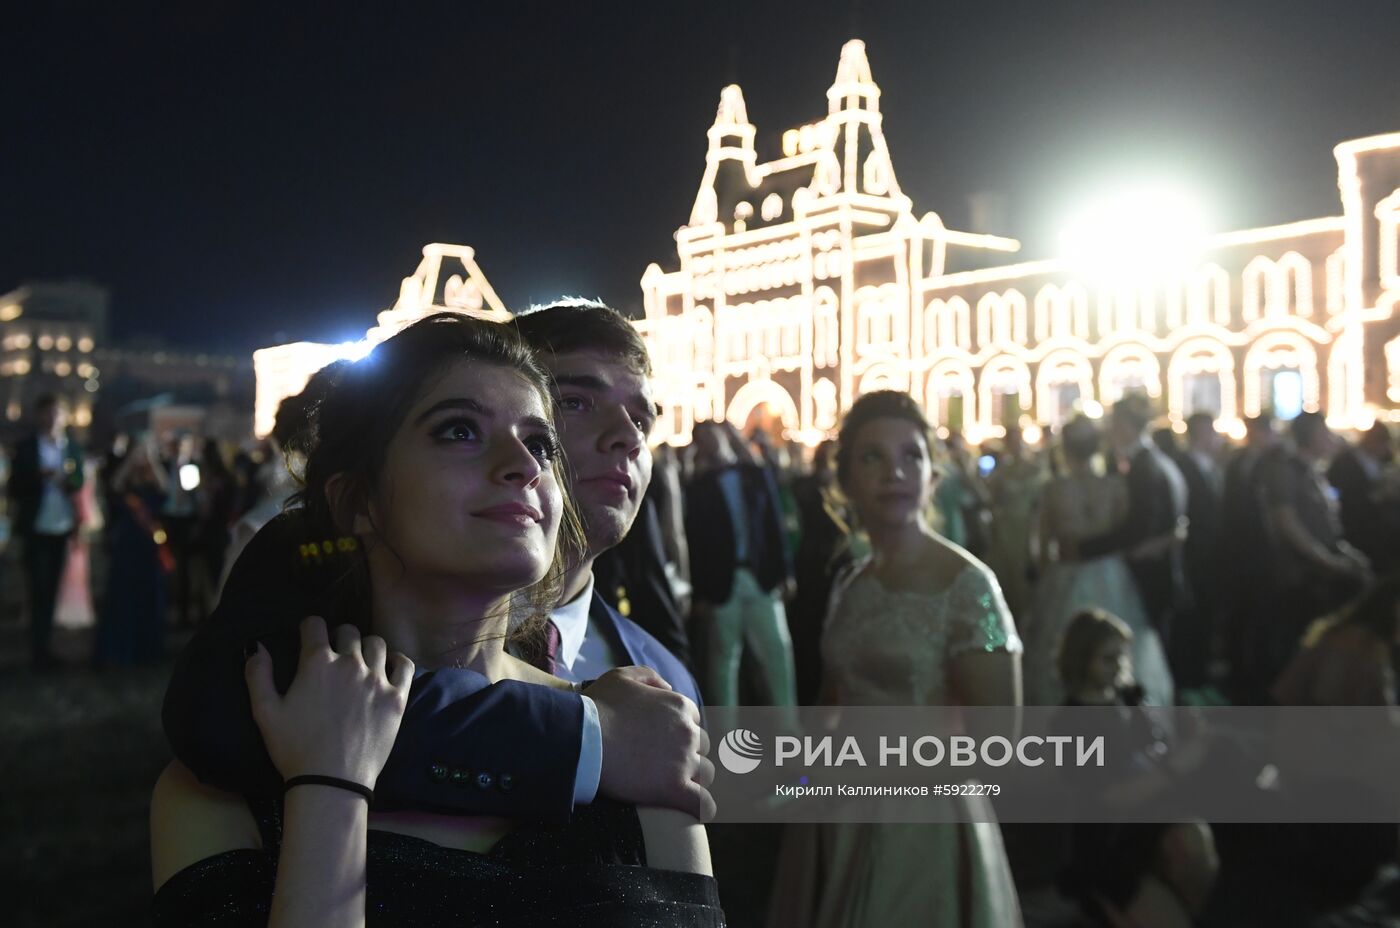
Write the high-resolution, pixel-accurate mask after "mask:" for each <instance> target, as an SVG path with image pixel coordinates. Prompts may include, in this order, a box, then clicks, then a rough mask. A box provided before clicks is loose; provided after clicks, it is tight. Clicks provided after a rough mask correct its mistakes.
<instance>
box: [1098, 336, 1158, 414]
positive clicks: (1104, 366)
mask: <svg viewBox="0 0 1400 928" xmlns="http://www.w3.org/2000/svg"><path fill="white" fill-rule="evenodd" d="M1133 367H1140V368H1141V370H1142V378H1141V379H1142V385H1143V388H1144V389H1145V390H1146V391H1147V395H1148V396H1152V397H1157V396H1161V395H1162V364H1161V362H1160V361H1159V360H1158V359H1157V355H1156V354H1155V353H1154V352H1153V351H1152V350H1151V349H1149V348H1148V347H1147V346H1146V345H1140V344H1138V343H1136V342H1127V343H1125V344H1122V345H1118V346H1116V347H1114V348H1113V349H1112V350H1111V351H1109V352H1108V354H1106V355H1104V358H1103V361H1102V362H1100V364H1099V402H1101V403H1103V404H1104V405H1105V406H1108V405H1111V404H1113V403H1116V402H1118V400H1120V399H1122V397H1123V393H1124V391H1123V390H1122V389H1121V388H1120V387H1119V383H1120V382H1121V380H1122V377H1121V373H1122V372H1123V371H1126V370H1130V369H1132V368H1133Z"/></svg>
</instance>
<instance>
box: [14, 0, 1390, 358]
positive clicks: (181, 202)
mask: <svg viewBox="0 0 1400 928" xmlns="http://www.w3.org/2000/svg"><path fill="white" fill-rule="evenodd" d="M29 6H35V7H39V6H42V7H44V10H42V11H34V10H29V11H24V12H18V11H12V12H11V13H9V14H8V17H7V19H8V22H7V24H6V26H5V29H4V32H5V34H6V35H5V43H4V45H5V54H4V59H3V60H4V72H3V73H4V78H3V80H2V81H0V114H3V126H4V130H5V131H4V134H3V138H0V204H3V208H4V221H3V222H0V289H5V290H7V289H9V288H10V287H12V286H15V285H18V284H19V283H21V282H23V281H26V280H30V279H48V278H63V277H81V278H86V279H90V280H94V281H97V282H99V283H102V284H104V285H106V286H107V287H109V288H110V290H111V292H112V300H113V306H112V316H111V330H112V334H113V335H114V336H115V337H117V338H129V337H133V336H139V335H152V334H154V335H159V336H162V337H164V338H166V339H168V340H169V341H170V342H172V343H174V344H177V345H188V346H198V347H201V348H206V349H215V350H227V351H240V352H241V351H246V350H248V349H251V348H254V347H257V346H261V345H268V344H275V343H277V342H280V341H284V340H287V339H302V338H306V339H313V340H319V341H342V340H349V339H354V338H358V337H359V336H360V335H362V334H363V332H364V330H365V328H367V327H368V326H369V325H370V324H372V322H373V318H374V314H375V313H376V312H377V311H379V310H381V309H383V308H385V307H387V306H388V305H390V304H391V303H392V302H393V300H394V298H395V296H396V295H397V292H398V283H399V279H400V278H401V277H403V276H404V275H406V274H409V273H411V272H412V270H413V269H414V267H415V266H416V264H417V262H418V259H419V252H420V249H421V247H422V246H423V244H425V243H426V242H429V241H447V242H456V243H463V244H469V245H472V246H473V247H475V248H476V250H477V257H478V261H479V263H480V264H481V267H482V269H483V271H484V272H485V274H486V276H487V278H488V279H489V280H490V281H491V282H492V284H493V285H494V286H495V288H496V290H497V292H498V293H499V294H500V295H501V297H502V299H503V300H505V302H506V303H507V305H510V306H521V305H524V304H526V303H528V302H531V301H540V300H547V299H550V298H552V297H555V296H557V295H559V294H560V293H571V294H583V295H587V296H595V295H596V296H600V297H602V298H603V299H606V300H608V301H609V302H611V303H613V304H614V305H616V306H618V307H619V308H623V309H627V310H632V311H638V310H639V309H640V304H641V293H640V288H639V285H638V281H639V279H640V277H641V274H642V271H643V270H644V269H645V267H646V265H647V263H648V262H650V261H658V262H660V263H661V264H662V266H663V267H665V268H667V269H670V268H672V267H674V266H675V258H674V242H673V241H672V238H671V236H672V233H673V232H674V231H675V229H676V227H677V226H679V225H680V224H681V223H682V222H684V221H685V220H686V218H687V216H688V215H689V210H690V205H691V202H692V200H693V198H694V195H695V190H696V185H697V183H698V181H699V179H700V175H701V172H702V170H703V167H704V154H705V144H706V143H705V130H706V129H707V128H708V126H709V124H710V122H711V120H712V119H713V117H714V110H715V105H716V103H717V102H718V99H719V92H720V88H721V87H722V86H723V85H724V84H726V83H729V82H731V81H737V82H738V83H740V84H741V85H742V87H743V89H744V94H745V97H746V100H747V102H748V110H749V117H750V119H751V121H753V122H754V123H755V124H756V125H757V127H758V131H759V136H758V146H759V156H760V158H767V157H772V156H774V155H775V154H777V152H778V146H779V135H780V133H781V130H783V129H785V128H789V127H792V126H796V125H799V124H801V123H804V122H810V121H813V120H815V119H817V118H819V117H821V116H822V115H824V114H825V112H826V99H825V91H826V88H827V86H828V85H829V84H830V83H831V80H832V78H833V76H834V75H835V70H836V62H837V59H838V56H839V53H840V48H841V45H842V43H843V42H844V41H845V40H847V39H848V38H852V37H858V38H862V39H864V40H865V42H866V46H867V50H868V52H869V56H870V62H871V67H872V70H873V72H874V77H875V80H876V82H877V83H878V84H879V85H880V87H881V89H882V90H883V96H882V98H881V109H882V111H883V112H884V114H885V131H886V136H887V138H888V140H889V144H890V148H891V153H892V157H893V162H894V169H895V173H896V176H897V177H898V179H899V181H900V184H901V186H902V187H903V189H904V191H905V193H907V194H909V195H910V196H911V197H912V198H913V201H914V206H915V210H916V212H919V213H922V212H924V211H928V210H934V211H937V212H939V213H941V214H942V215H943V217H944V219H945V221H946V222H947V223H948V224H949V225H950V226H953V227H965V226H966V225H967V223H968V221H969V210H968V205H967V204H968V195H969V194H971V193H974V192H977V191H997V192H998V193H1000V194H1001V195H1002V196H1003V197H1004V200H1005V203H1006V206H1007V209H1006V215H1005V220H1006V223H1005V228H1000V229H996V230H988V231H999V232H1003V233H1005V234H1008V235H1012V236H1015V237H1018V238H1020V239H1021V240H1022V241H1023V242H1024V243H1025V244H1026V246H1027V247H1026V249H1025V252H1024V256H1025V257H1030V258H1034V257H1044V256H1047V255H1048V254H1050V253H1052V252H1053V250H1054V246H1055V242H1056V232H1057V230H1058V228H1059V226H1058V225H1057V223H1060V222H1061V220H1062V217H1063V216H1064V215H1065V214H1066V213H1067V212H1068V211H1070V210H1072V209H1073V207H1074V204H1075V202H1076V200H1077V199H1082V198H1083V197H1085V196H1088V195H1090V194H1091V193H1092V192H1093V191H1094V190H1095V189H1097V188H1098V187H1099V186H1101V185H1102V184H1105V183H1118V182H1120V181H1122V180H1124V179H1129V180H1131V179H1132V178H1135V177H1139V176H1151V177H1164V176H1165V177H1169V178H1170V179H1172V180H1173V181H1174V182H1177V183H1179V184H1182V185H1185V186H1187V187H1189V188H1190V189H1192V190H1194V191H1196V192H1197V193H1198V194H1199V196H1200V197H1201V198H1202V200H1203V201H1204V202H1205V203H1207V204H1208V208H1209V211H1210V212H1211V215H1212V217H1213V220H1214V222H1213V224H1214V225H1215V226H1216V227H1218V228H1219V229H1221V230H1225V229H1232V228H1242V227H1247V226H1253V225H1263V224H1268V223H1275V222H1285V221H1289V220H1293V219H1304V218H1310V217H1314V216H1321V215H1335V214H1337V213H1338V212H1340V206H1339V203H1338V200H1337V191H1336V175H1335V171H1336V166H1335V162H1334V160H1333V157H1332V146H1333V145H1334V144H1336V143H1337V142H1338V141H1340V140H1342V139H1346V138H1352V137H1356V136H1361V135H1368V134H1374V133H1379V132H1389V131H1400V54H1397V53H1396V40H1397V36H1400V2H1396V0H1349V2H1345V3H1338V2H1333V3H1325V2H1321V0H1308V2H1295V0H1256V2H1248V0H1230V2H1223V0H1222V2H1216V3H1195V2H1182V0H1172V2H1165V0H1164V2H1126V0H1103V2H1098V0H1095V2H1088V0H1084V2H1067V0H1019V2H987V0H976V2H973V0H967V2H931V0H926V2H909V3H903V4H901V3H879V2H863V3H851V2H845V3H827V2H804V3H800V4H799V3H792V4H777V3H772V4H764V3H741V2H714V3H703V2H695V3H654V4H628V3H618V4H601V3H588V4H575V3H569V4H564V3H560V4H534V3H523V2H512V3H497V4H490V5H488V4H484V3H469V2H458V3H453V4H444V5H442V6H440V7H432V6H413V5H412V4H393V5H390V4H388V3H384V4H378V5H375V6H374V9H375V10H378V11H376V12H362V11H363V10H370V9H371V5H369V4H338V5H331V4H316V5H314V6H315V7H316V9H317V11H318V12H316V13H314V14H313V13H307V12H299V11H294V10H290V9H285V8H283V9H277V10H276V11H275V12H269V11H267V10H264V9H261V8H259V9H255V6H256V5H254V4H249V3H242V2H239V3H235V2H224V0H200V2H197V3H180V4H174V3H171V4H143V3H137V2H129V3H104V4H100V5H99V4H95V3H94V4H76V3H65V2H51V3H44V4H30V5H29ZM280 6H281V7H288V8H289V7H292V6H301V5H299V4H281V5H280ZM307 6H312V5H310V4H308V5H307ZM352 6H353V7H354V10H355V11H351V10H350V9H341V8H342V7H344V8H350V7H352ZM410 7H411V8H412V9H411V11H409V10H410ZM391 9H392V10H393V12H390V10H391Z"/></svg>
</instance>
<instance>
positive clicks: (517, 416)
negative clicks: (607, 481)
mask: <svg viewBox="0 0 1400 928" xmlns="http://www.w3.org/2000/svg"><path fill="white" fill-rule="evenodd" d="M557 456H558V439H557V438H556V437H555V433H554V427H553V425H552V424H551V422H550V411H549V409H548V408H547V407H546V406H545V401H544V398H543V397H542V396H541V395H540V392H539V390H537V389H536V388H535V387H534V386H533V385H531V384H530V382H529V381H527V380H526V379H525V378H524V377H523V376H522V375H521V374H519V373H517V372H516V371H514V370H512V369H510V368H508V367H504V366H501V365H498V364H489V363H479V362H478V363H471V362H467V361H463V362H459V363H457V364H455V365H453V366H452V367H451V368H450V369H448V371H447V372H446V373H445V374H444V375H442V376H441V377H439V378H437V379H436V381H435V382H431V381H430V383H429V385H428V389H427V390H426V392H425V393H424V394H423V395H422V396H420V397H419V398H418V400H417V401H416V402H415V403H414V405H413V407H412V409H410V411H409V413H408V416H407V417H406V418H405V420H404V422H403V423H402V424H401V425H400V426H399V429H398V431H397V432H396V433H395V435H394V437H393V439H392V440H391V441H390V443H389V448H388V451H387V454H386V457H385V463H384V471H383V474H382V477H381V479H380V482H379V486H378V487H376V488H375V491H374V493H373V495H372V501H371V503H370V514H371V515H372V517H373V524H374V526H377V527H378V532H377V540H378V541H381V542H383V544H376V545H375V546H374V549H375V552H376V554H380V555H381V557H382V559H383V560H382V562H381V563H383V564H384V565H385V566H386V567H390V568H391V569H402V570H404V571H405V573H406V574H407V575H408V576H411V577H413V578H414V579H415V580H418V581H422V582H446V583H449V584H451V583H455V584H459V585H462V586H467V587H470V588H472V589H473V590H480V591H482V592H491V593H511V592H515V591H516V590H521V589H524V588H526V587H528V586H530V585H531V584H533V583H536V582H538V581H539V580H540V579H541V578H542V577H543V576H544V575H545V573H546V572H547V571H548V569H549V566H550V563H551V560H552V559H553V557H554V546H555V541H556V539H557V537H558V533H559V521H560V516H561V513H562V510H563V498H562V495H561V490H560V486H559V482H558V480H557V477H556V473H555V467H554V461H555V459H556V458H557ZM356 529H357V532H360V531H371V529H370V526H369V525H368V524H367V523H366V522H365V520H363V519H360V520H358V521H357V525H356ZM386 549H387V550H386ZM396 556H397V557H396ZM399 560H401V561H402V565H401V566H400V564H399ZM374 562H375V558H374V557H373V556H372V560H371V564H374Z"/></svg>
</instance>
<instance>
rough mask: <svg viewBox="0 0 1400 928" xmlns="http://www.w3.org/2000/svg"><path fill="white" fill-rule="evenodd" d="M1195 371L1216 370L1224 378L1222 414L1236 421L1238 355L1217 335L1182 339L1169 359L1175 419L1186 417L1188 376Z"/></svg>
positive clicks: (1222, 417)
mask: <svg viewBox="0 0 1400 928" xmlns="http://www.w3.org/2000/svg"><path fill="white" fill-rule="evenodd" d="M1192 374H1215V375H1216V376H1217V377H1219V378H1220V417H1219V418H1218V419H1217V420H1216V421H1217V422H1220V421H1226V422H1228V421H1233V420H1234V418H1235V414H1236V410H1237V409H1238V408H1239V407H1238V406H1237V405H1236V402H1237V394H1236V388H1237V384H1236V382H1235V356H1234V354H1233V353H1232V352H1231V351H1230V349H1229V348H1228V347H1227V346H1225V345H1224V344H1222V343H1220V342H1218V341H1216V340H1215V339H1213V338H1192V339H1188V340H1187V341H1184V342H1182V343H1181V345H1180V346H1178V347H1177V349H1176V350H1175V351H1174V352H1172V356H1171V360H1170V361H1168V362H1167V413H1168V416H1169V418H1171V420H1172V421H1173V422H1180V421H1182V420H1184V419H1185V418H1186V415H1187V411H1186V378H1187V377H1188V376H1190V375H1192Z"/></svg>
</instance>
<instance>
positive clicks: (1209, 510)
mask: <svg viewBox="0 0 1400 928" xmlns="http://www.w3.org/2000/svg"><path fill="white" fill-rule="evenodd" d="M1219 453H1220V435H1219V433H1217V432H1216V431H1215V418H1214V416H1212V415H1211V414H1210V413H1205V412H1201V413H1194V414H1192V415H1190V416H1188V417H1187V419H1186V447H1185V448H1183V449H1181V450H1180V451H1179V452H1178V453H1177V454H1176V456H1175V457H1173V460H1174V461H1175V462H1176V465H1177V467H1179V468H1180V469H1181V475H1182V477H1183V478H1185V480H1186V513H1187V519H1188V521H1189V523H1190V527H1189V531H1188V534H1187V537H1186V547H1185V549H1184V551H1183V555H1184V558H1185V560H1184V564H1185V569H1186V579H1187V583H1188V584H1189V586H1190V588H1191V609H1190V610H1189V611H1187V612H1185V613H1183V614H1182V616H1181V622H1180V623H1179V624H1178V628H1177V629H1175V630H1174V631H1175V632H1176V634H1175V636H1174V637H1175V640H1174V642H1173V647H1174V648H1175V652H1176V653H1175V655H1174V656H1173V658H1172V661H1171V663H1172V667H1173V668H1174V669H1175V671H1176V672H1177V673H1178V674H1180V675H1179V676H1178V677H1177V678H1176V681H1177V683H1178V685H1180V686H1182V687H1184V688H1189V687H1195V686H1203V685H1205V684H1206V683H1207V682H1209V681H1208V678H1209V670H1210V657H1211V655H1212V653H1214V650H1215V648H1214V639H1215V634H1216V626H1217V620H1218V618H1219V615H1220V612H1221V609H1222V606H1223V604H1222V595H1221V590H1220V585H1221V580H1220V575H1221V569H1220V568H1221V557H1220V554H1221V547H1220V538H1221V503H1222V498H1223V494H1224V489H1225V477H1224V474H1223V473H1222V471H1221V467H1220V460H1219Z"/></svg>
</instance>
